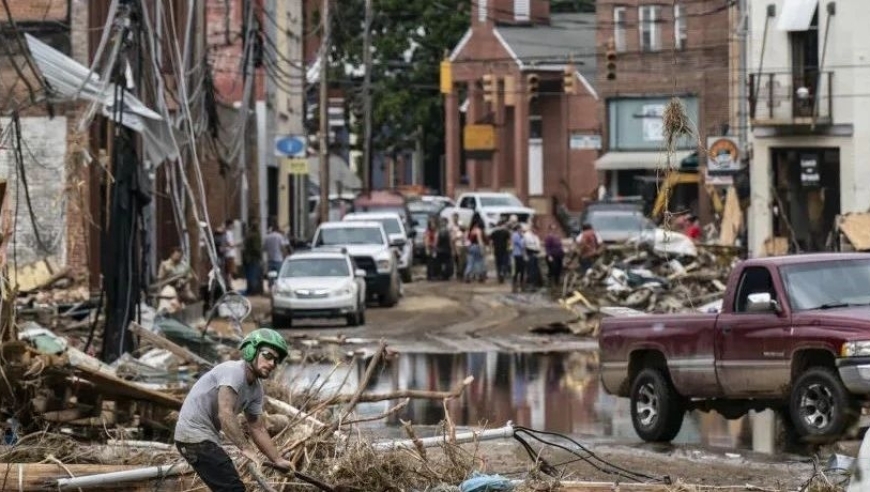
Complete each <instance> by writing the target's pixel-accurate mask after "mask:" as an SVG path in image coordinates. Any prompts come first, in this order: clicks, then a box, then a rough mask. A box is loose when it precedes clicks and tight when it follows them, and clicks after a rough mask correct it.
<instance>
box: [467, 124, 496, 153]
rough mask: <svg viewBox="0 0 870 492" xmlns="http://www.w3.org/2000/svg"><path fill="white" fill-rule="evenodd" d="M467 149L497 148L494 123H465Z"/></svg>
mask: <svg viewBox="0 0 870 492" xmlns="http://www.w3.org/2000/svg"><path fill="white" fill-rule="evenodd" d="M463 137H464V138H463V141H464V143H465V150H495V127H494V126H492V125H465V130H464V133H463Z"/></svg>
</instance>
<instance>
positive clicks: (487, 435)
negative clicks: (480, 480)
mask: <svg viewBox="0 0 870 492" xmlns="http://www.w3.org/2000/svg"><path fill="white" fill-rule="evenodd" d="M513 436H514V424H513V422H508V423H507V425H505V426H504V427H499V428H497V429H487V430H484V431H469V432H460V433H458V434H456V440H455V441H454V442H455V443H456V444H465V443H469V442H474V441H494V440H496V439H508V438H511V437H513ZM444 441H445V438H444V437H441V436H436V437H424V438H422V439H418V440H417V441H416V442H419V443H420V444H421V445H422V446H423V447H424V448H431V447H435V446H438V445H439V444H441V443H443V442H444ZM415 447H416V444H415V441H414V440H412V439H403V440H400V441H386V442H378V443H374V444H373V445H372V448H373V449H374V450H375V451H394V450H397V449H414V448H415Z"/></svg>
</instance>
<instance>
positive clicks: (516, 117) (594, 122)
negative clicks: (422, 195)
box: [442, 0, 601, 216]
mask: <svg viewBox="0 0 870 492" xmlns="http://www.w3.org/2000/svg"><path fill="white" fill-rule="evenodd" d="M595 29H596V26H595V16H594V15H593V14H552V15H551V13H550V11H549V2H546V1H543V0H531V1H512V0H489V1H480V2H474V4H473V8H472V19H471V26H470V28H469V30H468V32H466V34H465V36H464V37H463V38H462V40H461V41H460V42H459V44H458V45H457V46H455V47H454V49H453V51H452V53H451V54H450V56H449V60H448V61H449V63H450V69H449V70H450V76H449V80H447V81H446V82H445V81H444V80H442V83H446V84H447V87H442V91H446V92H447V93H446V94H445V118H446V121H445V128H446V130H445V131H446V138H445V139H446V149H445V150H446V155H445V173H444V174H445V176H444V183H445V192H446V193H447V194H448V195H451V196H452V195H456V194H458V193H459V192H461V191H463V190H466V189H472V190H484V189H486V190H504V191H510V192H513V193H515V194H516V195H517V196H518V197H519V198H520V199H521V200H522V201H523V202H525V203H527V204H529V206H531V207H533V208H535V209H536V210H537V212H538V214H539V215H544V216H546V215H552V214H553V212H554V211H553V209H552V204H553V203H554V201H556V202H559V203H561V204H565V205H566V206H568V207H569V208H572V209H576V208H580V207H581V206H582V203H583V199H584V197H588V196H591V195H592V194H594V191H595V189H596V188H597V186H598V181H597V175H596V173H595V170H594V167H593V162H594V160H595V158H596V157H597V155H598V149H597V147H598V145H597V142H599V141H600V133H601V128H600V125H599V120H598V115H597V103H598V94H597V92H596V89H595V86H594V84H595V56H594V53H595ZM467 125H484V126H485V125H492V126H493V128H494V133H495V148H494V151H493V152H490V153H488V154H487V153H484V154H480V153H476V154H471V153H468V152H466V148H467V147H468V146H469V143H470V142H468V141H464V139H463V138H464V137H463V134H464V128H465V127H466V126H467Z"/></svg>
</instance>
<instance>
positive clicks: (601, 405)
mask: <svg viewBox="0 0 870 492" xmlns="http://www.w3.org/2000/svg"><path fill="white" fill-rule="evenodd" d="M334 367H335V366H333V365H329V364H319V365H318V364H314V365H312V364H309V365H306V366H290V367H288V369H287V372H286V373H285V377H286V378H287V381H288V382H289V383H290V384H291V387H293V388H295V389H303V388H308V387H318V386H320V385H323V386H322V388H321V390H320V393H321V395H322V396H323V397H328V396H329V395H332V394H335V393H336V392H339V393H342V394H353V393H354V392H355V391H356V389H357V388H358V384H359V382H360V378H361V377H362V375H363V373H364V372H365V363H364V362H360V363H359V365H357V366H349V365H341V366H338V369H337V370H335V371H333V369H334ZM466 376H474V382H473V383H472V384H471V385H470V386H468V387H467V388H466V389H465V392H464V393H463V395H462V396H461V397H460V398H458V399H456V400H453V401H451V402H450V403H448V406H447V408H448V411H449V412H450V418H451V419H452V420H453V422H454V423H455V424H456V425H458V426H478V425H481V424H483V423H488V425H489V426H490V427H497V426H501V425H504V424H505V423H506V422H507V421H512V422H514V424H515V425H520V426H525V427H530V428H533V429H537V430H546V431H550V432H559V433H564V434H572V435H582V436H585V437H587V438H594V439H596V440H598V439H600V440H607V441H616V442H621V443H626V442H628V443H631V442H641V440H640V439H639V438H638V437H637V435H636V434H635V432H634V428H633V427H632V424H631V416H630V413H629V400H628V399H627V398H617V397H614V396H612V395H608V394H606V393H605V392H604V390H603V388H602V387H601V384H600V381H599V378H598V353H597V352H596V351H577V352H571V353H554V354H514V353H498V352H485V353H464V354H401V355H400V356H398V358H396V359H393V360H390V361H387V362H385V363H384V364H383V365H382V366H381V368H380V370H378V371H376V373H375V375H374V377H373V378H372V380H371V381H370V382H369V385H368V388H366V390H367V392H370V393H389V392H393V391H399V390H408V389H416V390H428V391H450V390H451V389H452V388H454V387H455V386H456V385H457V384H458V383H459V382H461V381H462V380H463V379H464V378H465V377H466ZM345 379H346V381H347V382H346V383H345V384H344V386H342V381H345ZM395 403H396V402H395V401H392V402H389V401H385V402H378V403H368V404H362V405H359V406H358V412H359V413H360V414H361V415H362V416H367V417H372V416H377V415H379V414H381V413H383V412H385V411H386V410H387V409H389V408H390V407H391V406H392V405H394V404H395ZM443 418H444V407H443V403H442V401H441V400H424V399H412V400H411V402H410V403H409V405H408V406H407V407H406V408H405V409H404V410H403V411H402V412H401V413H399V414H397V415H395V416H393V417H391V418H389V419H383V420H381V421H380V422H377V423H376V424H375V425H384V424H386V425H387V426H395V425H399V419H402V420H409V421H411V422H412V423H413V424H414V425H417V426H429V425H436V424H438V423H439V422H441V420H443ZM751 436H752V430H751V427H750V421H749V419H748V418H746V417H744V418H741V419H739V420H731V421H729V420H726V419H725V418H723V417H721V416H720V415H719V414H716V413H703V412H692V413H690V414H688V415H687V416H686V417H685V420H684V421H683V427H682V429H681V430H680V434H679V435H678V436H677V437H676V439H674V443H675V444H698V445H703V446H710V447H723V448H732V449H733V448H742V449H749V448H751Z"/></svg>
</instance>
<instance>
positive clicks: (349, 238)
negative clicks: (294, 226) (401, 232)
mask: <svg viewBox="0 0 870 492" xmlns="http://www.w3.org/2000/svg"><path fill="white" fill-rule="evenodd" d="M311 245H312V247H314V248H319V247H323V246H332V247H344V248H345V249H346V250H347V253H348V254H349V255H350V257H351V258H353V261H354V263H355V264H356V267H357V268H360V269H362V270H365V272H366V276H365V281H366V287H367V290H366V293H367V294H368V296H369V297H373V296H377V297H378V302H380V304H381V306H384V307H392V306H395V305H396V304H397V303H398V302H399V293H400V291H401V280H400V279H399V268H398V266H399V265H398V263H399V262H398V260H397V259H396V254H395V253H394V252H393V250H392V248H391V247H390V241H389V239H388V238H387V233H386V232H385V231H384V227H383V226H382V225H381V223H380V222H374V221H366V222H362V221H353V222H350V221H348V222H324V223H323V224H320V227H318V228H317V231H315V232H314V238H313V239H312V240H311Z"/></svg>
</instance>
